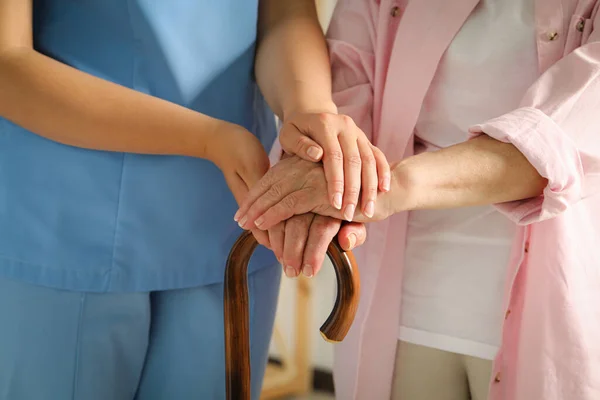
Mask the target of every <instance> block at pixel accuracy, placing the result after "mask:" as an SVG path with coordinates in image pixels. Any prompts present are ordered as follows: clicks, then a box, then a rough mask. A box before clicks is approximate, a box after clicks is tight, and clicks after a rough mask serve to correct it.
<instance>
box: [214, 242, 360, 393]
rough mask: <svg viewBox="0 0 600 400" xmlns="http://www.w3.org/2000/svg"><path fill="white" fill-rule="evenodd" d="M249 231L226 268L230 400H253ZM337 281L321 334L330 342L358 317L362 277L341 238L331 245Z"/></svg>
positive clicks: (251, 245)
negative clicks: (331, 306) (335, 292)
mask: <svg viewBox="0 0 600 400" xmlns="http://www.w3.org/2000/svg"><path fill="white" fill-rule="evenodd" d="M257 244H258V243H257V242H256V239H254V236H252V233H250V232H249V231H246V232H244V233H243V234H242V235H241V236H240V237H239V239H238V240H237V241H236V242H235V244H234V245H233V248H232V249H231V253H230V254H229V258H228V260H227V267H226V269H225V299H224V300H225V301H224V312H225V368H226V384H227V399H228V400H250V324H249V315H248V276H247V270H248V262H249V261H250V257H251V256H252V253H253V252H254V249H255V248H256V246H257ZM327 255H328V256H329V258H330V259H331V262H332V264H333V267H334V269H335V274H336V278H337V288H338V290H337V297H336V300H335V305H334V306H333V310H332V311H331V314H329V317H328V318H327V320H326V321H325V322H324V323H323V325H322V326H321V329H320V330H321V335H322V336H323V338H324V339H325V340H327V341H330V342H341V341H342V340H343V339H344V337H345V336H346V334H347V333H348V330H349V329H350V326H351V325H352V322H353V321H354V316H355V314H356V309H357V308H358V298H359V292H360V278H359V274H358V268H357V267H356V261H355V260H354V256H353V255H352V252H344V250H342V248H341V247H340V246H339V245H338V243H337V239H334V241H333V242H331V244H330V245H329V248H328V249H327Z"/></svg>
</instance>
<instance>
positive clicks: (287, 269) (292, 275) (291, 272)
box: [285, 267, 296, 278]
mask: <svg viewBox="0 0 600 400" xmlns="http://www.w3.org/2000/svg"><path fill="white" fill-rule="evenodd" d="M285 276H287V277H288V278H295V277H296V270H295V269H294V268H292V267H285Z"/></svg>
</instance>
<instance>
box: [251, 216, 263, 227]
mask: <svg viewBox="0 0 600 400" xmlns="http://www.w3.org/2000/svg"><path fill="white" fill-rule="evenodd" d="M264 222H265V219H264V218H263V217H258V218H257V219H256V221H254V225H256V226H257V227H258V228H260V226H261V225H262V224H263V223H264Z"/></svg>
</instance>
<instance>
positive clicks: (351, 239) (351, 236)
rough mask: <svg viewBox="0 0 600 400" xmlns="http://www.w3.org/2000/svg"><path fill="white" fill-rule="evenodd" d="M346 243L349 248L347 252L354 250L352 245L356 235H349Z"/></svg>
mask: <svg viewBox="0 0 600 400" xmlns="http://www.w3.org/2000/svg"><path fill="white" fill-rule="evenodd" d="M348 242H349V243H350V248H349V250H352V249H353V248H354V245H355V244H356V235H355V234H353V233H352V234H350V235H349V236H348Z"/></svg>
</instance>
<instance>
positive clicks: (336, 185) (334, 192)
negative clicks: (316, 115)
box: [313, 117, 344, 210]
mask: <svg viewBox="0 0 600 400" xmlns="http://www.w3.org/2000/svg"><path fill="white" fill-rule="evenodd" d="M324 118H325V117H323V119H324ZM323 119H322V122H321V128H320V131H317V132H315V133H313V135H314V137H315V138H316V140H317V141H318V142H319V144H321V146H322V147H323V169H324V170H325V179H326V180H327V194H328V195H329V199H330V200H329V201H330V203H331V205H332V206H333V207H335V208H336V209H338V210H341V209H342V203H343V201H342V199H343V196H344V153H343V152H342V147H341V146H340V142H339V138H338V135H337V132H336V131H334V130H333V128H332V127H331V123H329V122H327V121H325V120H323Z"/></svg>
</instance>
